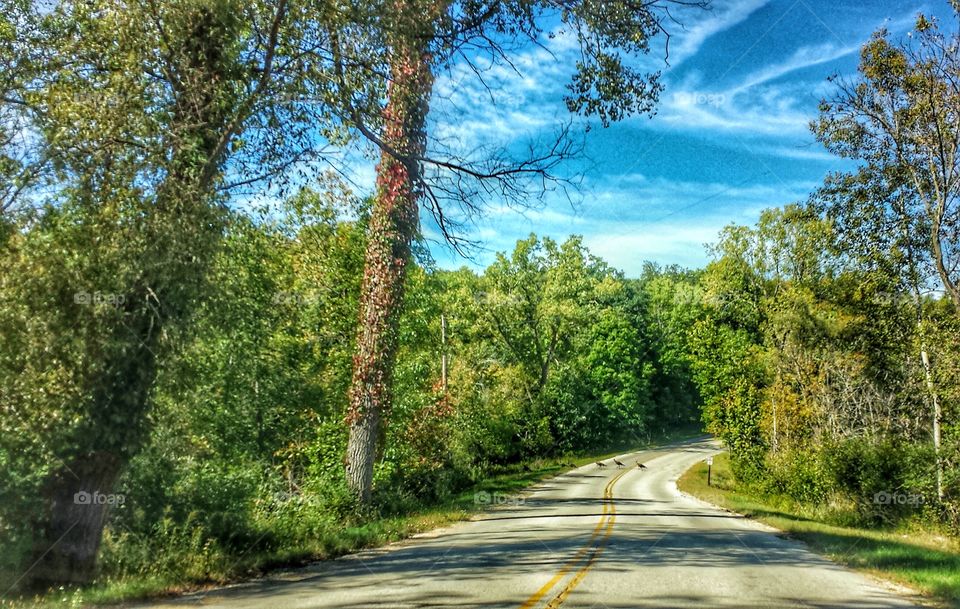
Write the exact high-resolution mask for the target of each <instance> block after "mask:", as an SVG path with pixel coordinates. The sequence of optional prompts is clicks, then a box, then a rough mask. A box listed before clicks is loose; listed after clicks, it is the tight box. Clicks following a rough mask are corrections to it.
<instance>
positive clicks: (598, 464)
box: [597, 461, 607, 467]
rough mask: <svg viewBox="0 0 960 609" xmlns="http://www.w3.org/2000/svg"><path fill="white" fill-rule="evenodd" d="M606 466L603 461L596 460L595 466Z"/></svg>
mask: <svg viewBox="0 0 960 609" xmlns="http://www.w3.org/2000/svg"><path fill="white" fill-rule="evenodd" d="M606 466H607V464H606V463H604V462H603V461H597V467H606Z"/></svg>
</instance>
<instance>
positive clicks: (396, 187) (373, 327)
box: [345, 2, 433, 503]
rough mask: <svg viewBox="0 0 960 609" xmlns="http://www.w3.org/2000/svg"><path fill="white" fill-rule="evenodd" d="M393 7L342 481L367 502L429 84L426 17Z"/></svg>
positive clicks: (412, 227)
mask: <svg viewBox="0 0 960 609" xmlns="http://www.w3.org/2000/svg"><path fill="white" fill-rule="evenodd" d="M396 8H397V12H396V18H397V19H398V22H401V21H402V22H406V23H409V24H411V27H410V28H409V30H405V31H404V35H401V36H398V37H397V38H398V39H399V40H398V41H397V42H396V43H395V44H394V45H393V51H394V61H393V65H392V68H391V72H392V73H391V82H390V88H389V92H388V100H387V106H386V108H385V110H384V134H383V139H384V142H383V143H384V144H385V146H384V150H383V153H382V156H381V160H380V164H379V165H378V166H377V192H376V197H375V200H374V204H373V209H372V210H371V216H370V224H369V229H368V242H367V250H366V256H365V261H364V272H363V284H362V288H361V294H360V323H359V329H358V332H357V346H356V350H355V354H354V359H353V380H352V383H351V388H350V408H349V411H348V413H347V424H348V426H349V428H350V438H349V441H348V444H347V455H346V460H345V464H346V475H347V484H348V485H349V487H350V490H351V491H352V492H353V493H354V495H355V496H356V497H357V498H359V499H360V501H361V502H364V503H366V502H368V501H369V499H370V490H371V486H372V483H373V465H374V461H375V458H376V447H377V438H378V437H379V434H380V425H381V422H382V419H383V416H384V414H385V413H386V411H387V410H388V408H389V404H390V396H389V385H390V373H391V370H392V368H393V363H394V358H395V353H396V347H397V322H398V317H399V312H400V305H401V303H402V300H403V284H404V278H405V276H406V269H407V264H408V262H409V259H410V245H411V242H412V241H413V238H414V236H415V235H416V232H417V227H418V199H419V197H420V195H421V194H422V193H421V192H420V186H419V176H418V172H419V162H418V161H417V160H416V159H418V158H419V157H422V156H423V154H424V151H425V150H424V149H425V145H426V116H427V107H428V102H429V97H430V91H431V88H432V85H433V75H432V73H431V71H430V57H429V55H428V53H427V50H426V41H427V40H428V36H426V35H422V34H421V35H415V33H416V32H417V31H418V30H420V29H422V25H418V26H416V27H414V26H413V24H414V23H416V20H417V19H420V20H421V23H422V21H426V20H428V19H429V18H428V17H425V16H424V15H422V14H421V15H417V14H416V11H415V9H414V7H412V6H410V3H407V2H397V3H396ZM401 29H403V28H401ZM393 152H396V153H397V155H394V154H393ZM398 156H399V157H402V158H398Z"/></svg>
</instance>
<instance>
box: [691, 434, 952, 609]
mask: <svg viewBox="0 0 960 609" xmlns="http://www.w3.org/2000/svg"><path fill="white" fill-rule="evenodd" d="M712 482H713V485H712V486H707V465H706V464H705V463H703V462H699V463H697V464H696V465H694V466H693V467H692V468H690V469H689V470H687V472H686V473H685V474H684V475H683V476H681V477H680V479H679V480H678V481H677V486H678V487H679V488H680V490H682V491H684V492H686V493H689V494H691V495H693V496H695V497H698V498H700V499H703V500H704V501H707V502H709V503H713V504H715V505H719V506H721V507H723V508H726V509H728V510H732V511H734V512H737V513H739V514H743V515H744V516H747V517H749V518H754V519H756V520H759V521H761V522H763V523H766V524H768V525H770V526H772V527H775V528H777V529H780V530H781V531H784V533H786V535H787V536H788V537H790V538H792V539H797V540H800V541H802V542H804V543H806V544H807V545H808V546H809V547H810V548H811V549H812V550H813V551H814V552H817V553H818V554H822V555H824V556H826V557H828V558H830V559H831V560H833V561H835V562H838V563H840V564H842V565H845V566H848V567H851V568H854V569H857V570H860V571H864V572H867V573H869V574H871V575H874V576H877V577H880V578H883V579H887V580H890V581H894V582H897V583H900V584H903V585H906V586H908V587H910V588H912V589H914V590H916V591H917V592H919V593H920V594H921V595H923V596H924V597H926V598H928V599H930V600H931V601H932V602H933V603H935V604H937V605H940V606H946V607H952V608H957V609H960V544H958V542H957V540H956V539H953V538H950V537H948V536H946V535H944V534H942V533H940V532H939V531H936V530H933V529H932V528H931V527H929V526H926V525H925V524H924V523H921V522H917V521H914V522H912V523H910V524H907V525H903V526H902V527H901V528H898V529H885V530H878V529H866V528H858V527H849V526H837V525H834V524H830V523H828V522H824V521H823V520H822V519H818V518H817V517H816V516H815V515H812V514H816V513H817V511H818V510H816V509H809V508H808V507H807V506H801V505H798V504H796V503H795V502H793V501H791V500H789V499H784V498H782V497H771V496H765V495H760V494H757V493H755V492H752V491H751V489H749V488H747V487H744V486H742V485H738V484H737V483H736V480H735V479H734V477H733V474H732V473H731V471H730V461H729V458H728V455H727V454H725V453H724V454H720V455H717V456H716V457H715V458H714V460H713V472H712Z"/></svg>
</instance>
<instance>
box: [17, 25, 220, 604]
mask: <svg viewBox="0 0 960 609" xmlns="http://www.w3.org/2000/svg"><path fill="white" fill-rule="evenodd" d="M235 35H236V33H235V32H234V31H233V30H231V29H230V28H229V27H225V25H224V23H223V19H221V16H218V15H217V14H215V13H214V12H212V11H211V10H209V9H206V8H202V7H201V8H200V9H198V10H197V11H196V12H195V14H194V15H193V19H192V23H191V27H190V30H189V31H188V32H187V33H186V34H185V37H184V40H183V53H184V60H183V64H184V65H183V66H181V69H182V70H183V72H184V75H186V76H189V78H186V77H184V81H185V82H184V84H181V85H180V88H178V89H176V91H175V95H176V99H175V100H173V113H172V119H171V121H170V123H169V128H168V134H167V138H168V139H167V141H166V143H165V146H164V149H165V150H168V151H169V160H166V161H165V162H164V169H165V170H166V175H165V177H164V179H163V181H162V182H161V183H160V184H159V185H158V187H157V189H156V190H155V191H154V193H153V195H152V196H149V195H146V196H142V198H141V199H140V200H138V201H137V205H138V210H139V213H133V214H130V215H129V216H125V217H123V218H122V220H123V222H124V226H120V227H117V228H116V230H126V231H129V232H130V233H131V234H132V235H134V237H133V238H132V239H131V243H130V244H129V245H127V246H126V247H128V248H129V249H128V250H127V251H123V252H121V253H120V254H118V256H119V257H120V258H121V259H124V260H123V261H122V262H123V264H126V265H127V266H128V267H129V268H132V269H135V272H134V273H132V274H131V276H132V277H134V279H133V280H132V281H131V282H130V283H129V284H128V285H126V286H123V289H124V292H123V293H122V294H120V296H121V298H119V299H118V300H119V302H120V303H121V305H120V307H119V309H118V310H117V311H116V312H115V313H111V315H113V317H111V318H109V319H105V320H99V321H98V322H97V323H100V324H101V325H103V326H104V327H105V328H106V329H107V330H106V331H105V332H101V333H97V334H93V335H92V337H88V338H87V339H86V340H88V341H89V344H88V345H87V347H86V351H87V357H88V358H91V359H93V358H96V360H97V363H98V365H96V366H91V368H92V371H91V372H90V373H89V375H88V376H87V377H86V378H85V379H84V380H83V382H84V385H85V386H86V388H87V391H88V392H89V402H88V404H87V405H86V406H85V408H84V411H83V415H82V420H80V421H79V422H78V423H77V424H76V426H75V429H74V430H73V432H72V436H71V439H70V442H69V445H68V446H69V448H68V449H67V450H65V451H64V452H63V453H62V454H61V455H60V456H61V458H62V459H63V462H62V464H61V466H60V467H58V468H55V469H54V470H53V471H52V472H51V473H50V474H49V475H48V476H47V478H46V480H45V483H44V495H43V501H44V502H45V503H44V509H43V511H42V514H40V521H39V522H37V523H36V529H37V533H38V535H37V538H36V541H35V543H34V547H33V552H32V556H29V564H28V565H26V566H25V580H26V582H27V584H28V587H29V588H33V589H45V588H47V587H50V586H53V585H57V584H60V583H77V584H82V583H89V582H90V581H91V580H92V579H93V578H94V577H95V575H96V565H97V553H98V550H99V547H100V541H101V538H102V535H103V529H104V525H105V522H106V517H107V515H108V512H109V509H110V508H111V507H112V506H116V505H119V504H120V503H121V502H123V501H124V500H126V499H130V500H131V501H135V499H136V498H123V499H121V496H120V495H118V494H117V493H115V490H116V489H115V485H116V482H117V480H118V479H119V477H120V475H121V473H122V470H123V468H124V466H125V465H126V464H127V463H128V462H129V460H130V458H131V457H133V456H134V455H136V454H137V453H138V452H139V450H140V449H141V447H142V446H143V443H144V442H145V440H146V438H147V437H148V436H149V421H148V414H149V409H150V406H151V392H152V389H153V385H154V381H155V379H156V373H157V370H158V366H159V365H160V361H161V359H160V358H162V357H163V356H164V353H165V352H166V351H168V350H169V348H170V346H169V342H170V341H169V340H168V339H167V338H165V337H167V336H168V335H170V334H171V333H175V332H177V331H178V329H179V328H181V327H182V326H183V324H184V323H185V322H186V321H187V320H188V319H189V318H190V316H191V314H192V312H193V310H194V308H195V307H196V306H197V302H198V300H199V298H200V297H201V295H202V294H203V290H204V289H205V281H206V272H207V269H208V268H209V266H210V265H211V264H212V261H213V257H214V256H215V254H216V251H217V248H218V244H219V240H220V239H219V238H220V236H221V235H222V227H223V222H224V219H225V217H224V214H223V209H222V208H221V206H220V205H218V204H217V201H216V200H215V197H214V195H213V193H212V185H213V180H214V179H215V178H214V174H215V173H216V172H211V173H209V174H208V173H207V171H206V170H207V169H208V167H209V166H210V165H211V163H212V164H214V165H215V166H216V167H217V168H218V169H219V166H220V163H219V162H218V159H216V158H214V157H215V156H216V152H215V151H216V149H217V141H218V139H219V137H220V134H221V133H222V132H223V128H224V125H225V124H226V121H227V116H228V115H227V110H228V109H229V106H228V105H226V104H224V103H223V100H222V98H221V95H222V89H221V87H222V86H223V85H222V82H221V81H222V80H223V77H222V75H223V74H224V73H225V72H226V69H225V67H224V66H225V65H226V61H227V60H228V59H229V58H228V57H227V56H225V55H224V53H223V49H225V48H227V47H228V45H229V44H230V41H231V37H233V36H235ZM83 196H84V197H86V198H87V199H88V200H87V201H86V204H87V205H91V206H96V205H98V204H100V203H101V202H102V201H103V200H109V199H110V197H111V192H110V191H109V190H106V191H98V190H94V191H91V192H87V193H84V194H83ZM106 230H109V229H106ZM107 241H109V240H107Z"/></svg>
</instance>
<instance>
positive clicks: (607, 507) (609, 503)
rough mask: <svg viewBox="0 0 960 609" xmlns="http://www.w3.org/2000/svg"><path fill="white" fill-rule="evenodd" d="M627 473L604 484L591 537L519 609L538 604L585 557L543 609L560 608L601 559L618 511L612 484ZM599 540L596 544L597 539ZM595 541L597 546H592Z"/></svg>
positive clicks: (625, 471) (626, 471)
mask: <svg viewBox="0 0 960 609" xmlns="http://www.w3.org/2000/svg"><path fill="white" fill-rule="evenodd" d="M629 471H630V470H629V469H625V470H623V471H622V472H620V473H619V474H617V475H616V476H614V477H613V478H611V479H610V482H608V483H607V486H606V487H605V488H604V489H603V515H602V516H601V518H600V521H599V522H598V523H597V526H596V527H594V529H593V533H592V534H591V535H590V539H588V540H587V543H586V544H584V546H583V547H582V548H580V550H579V551H578V552H577V553H576V554H574V555H573V557H572V558H570V560H568V561H567V562H566V563H564V565H563V566H562V567H561V568H560V570H559V571H557V574H556V575H554V576H553V577H552V578H551V579H550V581H548V582H547V583H545V584H544V585H543V587H541V588H540V589H539V590H537V591H536V592H534V593H533V595H532V596H531V597H530V598H528V599H527V600H526V602H524V603H523V604H522V605H520V609H531V608H532V607H534V606H536V604H537V603H539V602H540V599H542V598H543V597H544V596H546V595H547V593H549V592H550V590H551V589H552V588H553V587H554V586H555V585H557V582H559V581H560V580H562V579H563V578H564V577H566V575H567V574H568V573H570V572H571V571H573V569H574V568H575V567H576V566H577V565H579V564H580V563H581V561H582V559H583V557H584V556H585V555H587V560H586V562H584V563H583V566H581V567H580V569H579V570H578V571H577V572H576V574H574V576H573V577H572V578H570V581H569V582H567V585H566V586H564V587H563V588H562V589H561V590H560V592H558V593H557V594H556V596H554V597H553V599H552V600H551V601H550V602H549V603H547V605H546V609H556V608H557V607H559V606H560V605H561V604H562V603H563V601H564V600H566V598H567V596H569V594H570V593H571V592H573V589H574V588H576V587H577V586H579V585H580V582H581V581H583V578H584V577H586V575H587V571H589V570H590V568H591V567H592V566H593V563H594V562H595V561H596V560H597V557H598V556H600V553H601V552H603V548H604V546H606V545H607V540H608V539H609V537H610V533H612V532H613V523H614V521H615V520H616V513H617V508H616V506H615V505H614V503H613V485H615V484H616V483H617V481H618V480H620V478H623V477H624V476H625V475H626V474H627V473H628V472H629ZM598 537H599V540H598V541H597V538H598ZM594 541H596V543H594Z"/></svg>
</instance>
